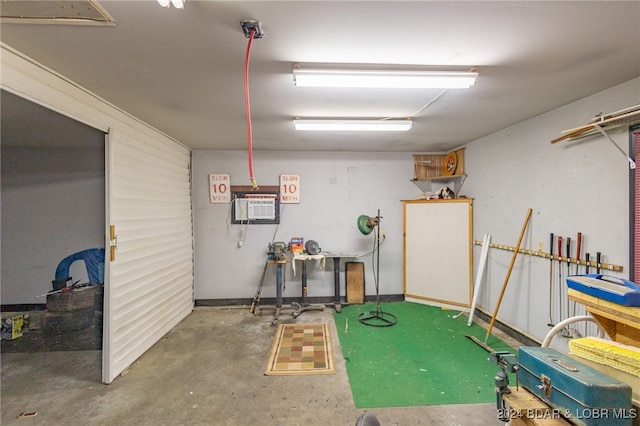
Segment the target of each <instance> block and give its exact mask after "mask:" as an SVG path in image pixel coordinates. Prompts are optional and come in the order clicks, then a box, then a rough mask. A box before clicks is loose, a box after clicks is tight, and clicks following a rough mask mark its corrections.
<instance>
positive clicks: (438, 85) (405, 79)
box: [293, 68, 478, 89]
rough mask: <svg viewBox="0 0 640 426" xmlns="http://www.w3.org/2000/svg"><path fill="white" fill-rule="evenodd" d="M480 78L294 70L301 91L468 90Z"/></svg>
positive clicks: (475, 75)
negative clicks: (348, 89)
mask: <svg viewBox="0 0 640 426" xmlns="http://www.w3.org/2000/svg"><path fill="white" fill-rule="evenodd" d="M477 78H478V73H477V72H437V71H370V70H339V69H300V68H294V69H293V81H294V84H295V85H296V86H300V87H370V88H396V89H410V88H413V89H468V88H469V87H471V86H473V85H474V84H475V82H476V79H477Z"/></svg>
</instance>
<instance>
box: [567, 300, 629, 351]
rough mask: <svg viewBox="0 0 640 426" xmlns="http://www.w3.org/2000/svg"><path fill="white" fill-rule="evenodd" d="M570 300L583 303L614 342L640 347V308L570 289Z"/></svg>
mask: <svg viewBox="0 0 640 426" xmlns="http://www.w3.org/2000/svg"><path fill="white" fill-rule="evenodd" d="M567 294H568V295H569V300H573V301H574V302H577V303H581V304H582V305H584V306H585V308H586V309H587V312H589V314H591V316H592V317H593V318H594V319H595V320H596V322H597V323H598V325H599V326H600V327H601V328H602V329H603V330H604V332H605V333H607V335H608V336H609V337H610V338H611V340H613V341H614V342H618V343H623V344H625V345H630V346H636V347H640V308H638V307H632V306H624V305H619V304H617V303H613V302H609V301H607V300H604V299H601V298H598V297H594V296H591V295H589V294H586V293H582V292H580V291H577V290H574V289H572V288H570V289H568V291H567Z"/></svg>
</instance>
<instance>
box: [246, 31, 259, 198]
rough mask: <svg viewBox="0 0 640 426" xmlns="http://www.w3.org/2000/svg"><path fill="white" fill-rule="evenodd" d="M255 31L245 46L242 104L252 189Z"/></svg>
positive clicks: (254, 182) (253, 182) (254, 184)
mask: <svg viewBox="0 0 640 426" xmlns="http://www.w3.org/2000/svg"><path fill="white" fill-rule="evenodd" d="M255 33H256V30H255V28H253V29H252V30H251V34H250V35H249V43H248V44H247V54H246V56H245V61H244V104H245V109H246V114H247V151H248V156H249V179H250V180H251V186H253V189H257V188H258V184H257V183H256V179H255V178H254V176H253V133H252V131H251V106H250V103H249V57H250V56H251V42H253V36H254V35H255Z"/></svg>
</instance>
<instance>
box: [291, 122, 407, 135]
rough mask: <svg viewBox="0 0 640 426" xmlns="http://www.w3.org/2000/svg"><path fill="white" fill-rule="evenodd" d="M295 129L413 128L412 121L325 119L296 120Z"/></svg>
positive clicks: (400, 130)
mask: <svg viewBox="0 0 640 426" xmlns="http://www.w3.org/2000/svg"><path fill="white" fill-rule="evenodd" d="M293 127H294V129H296V130H318V131H344V132H349V131H355V132H366V131H380V132H406V131H407V130H409V129H411V127H413V121H411V120H355V119H351V120H323V119H317V120H316V119H313V120H311V119H295V120H293Z"/></svg>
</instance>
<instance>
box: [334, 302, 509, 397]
mask: <svg viewBox="0 0 640 426" xmlns="http://www.w3.org/2000/svg"><path fill="white" fill-rule="evenodd" d="M380 306H381V310H382V311H383V312H386V313H390V314H393V315H395V316H396V317H397V318H398V323H397V324H396V325H394V326H391V327H371V326H367V325H364V324H362V323H360V322H359V321H358V315H359V314H360V313H362V312H365V311H375V310H376V306H375V304H372V303H367V304H364V305H351V306H346V307H343V308H342V312H341V313H334V318H335V323H336V328H337V330H338V336H339V339H340V346H341V349H342V355H343V356H344V359H345V365H346V367H347V374H348V376H349V383H350V385H351V393H352V394H353V400H354V402H355V406H356V408H375V407H401V406H416V405H445V404H475V403H484V402H495V401H496V393H495V383H494V377H495V375H496V373H497V372H498V371H500V367H498V366H497V365H496V364H494V363H493V362H491V361H489V353H488V352H487V351H486V350H484V349H483V348H481V347H480V346H479V345H478V344H476V343H475V342H474V341H473V340H471V339H469V338H467V337H465V336H466V335H473V336H476V337H477V338H478V339H480V341H482V342H484V339H485V336H486V329H484V328H482V327H481V326H479V325H477V324H475V323H474V324H472V325H471V327H468V326H467V321H468V317H467V316H466V315H460V316H459V317H458V318H454V317H455V316H456V315H457V314H458V313H459V311H456V310H448V309H443V308H439V307H434V306H428V305H422V304H418V303H411V302H393V303H382V304H381V305H380ZM486 343H487V344H488V345H489V346H490V347H491V348H492V349H494V350H496V351H509V352H510V353H516V352H515V350H514V349H513V348H511V347H509V345H507V344H506V343H505V342H504V341H502V340H500V339H499V338H497V337H495V336H493V335H491V336H489V339H488V340H487V342H486ZM511 379H512V383H515V378H514V377H512V378H511Z"/></svg>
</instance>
